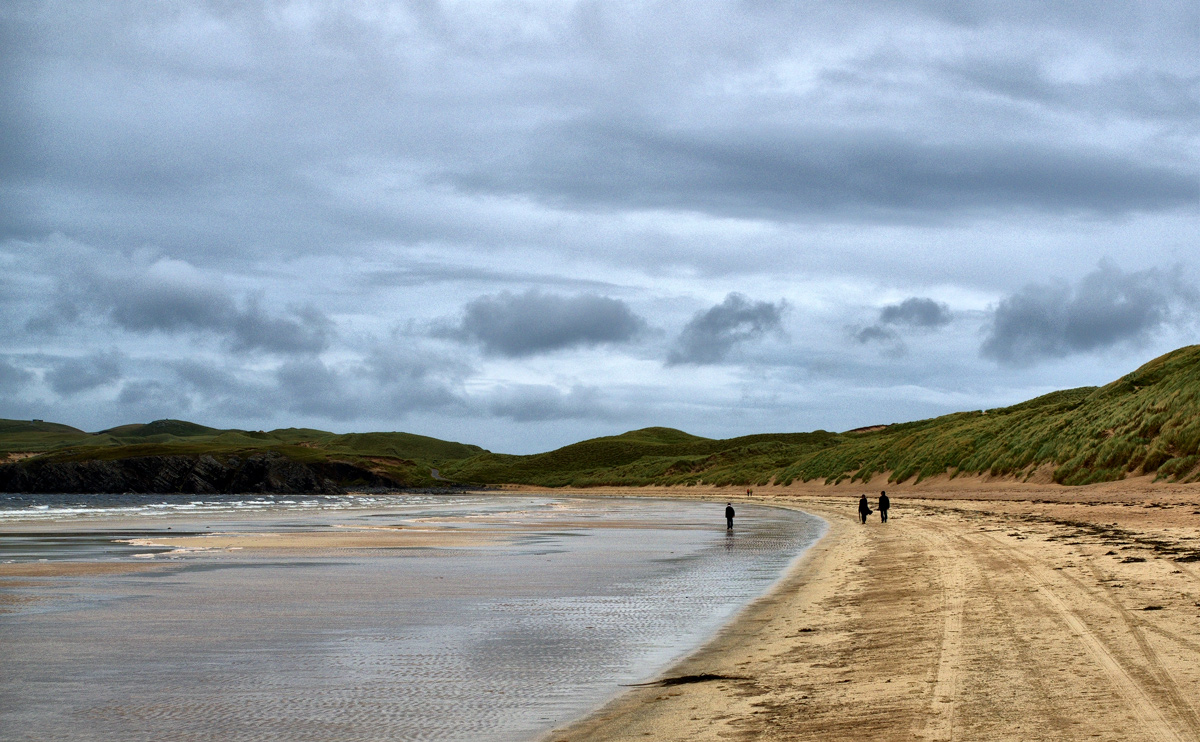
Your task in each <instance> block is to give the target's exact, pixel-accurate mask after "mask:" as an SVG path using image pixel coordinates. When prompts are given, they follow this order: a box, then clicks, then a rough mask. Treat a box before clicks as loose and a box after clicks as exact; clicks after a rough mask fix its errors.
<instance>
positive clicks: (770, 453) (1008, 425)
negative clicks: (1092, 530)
mask: <svg viewBox="0 0 1200 742" xmlns="http://www.w3.org/2000/svg"><path fill="white" fill-rule="evenodd" d="M1198 395H1200V346H1189V347H1186V348H1182V349H1180V350H1177V351H1174V352H1172V353H1169V354H1167V355H1164V356H1162V357H1161V358H1156V359H1155V360H1153V361H1150V362H1149V363H1147V364H1146V365H1144V366H1142V367H1141V368H1139V369H1138V370H1136V371H1134V372H1133V373H1131V374H1128V375H1126V376H1123V377H1121V378H1120V379H1118V380H1117V381H1114V382H1112V383H1111V384H1108V385H1107V386H1103V387H1083V388H1080V389H1068V390H1065V391H1059V392H1054V393H1052V394H1047V395H1045V396H1042V397H1038V398H1037V399H1032V400H1030V401H1028V402H1023V403H1021V404H1018V405H1014V406H1012V407H1003V408H998V409H993V410H986V411H984V410H979V411H975V412H960V413H955V414H952V415H946V416H943V417H938V418H932V419H929V420H919V421H916V422H909V423H900V424H896V425H888V426H886V427H883V428H881V429H872V430H869V431H864V432H850V433H841V434H834V433H827V432H825V431H816V432H813V433H804V434H784V435H755V436H747V437H744V438H732V439H728V440H708V439H703V438H696V437H694V436H688V435H687V434H685V433H681V432H679V431H672V430H668V429H663V428H650V429H647V430H640V431H633V432H631V433H626V434H625V435H620V436H613V437H611V438H597V439H595V440H590V441H584V442H582V443H576V444H574V445H571V446H566V447H565V448H561V449H558V450H556V451H551V452H549V453H544V454H537V455H534V456H503V455H498V454H490V453H489V454H480V455H478V456H475V457H472V458H469V459H465V460H462V461H459V462H457V463H456V464H454V465H453V466H451V467H449V468H448V469H447V470H446V473H447V474H448V475H449V476H453V477H456V478H458V479H461V480H463V481H471V482H514V483H525V484H539V485H547V486H563V485H571V486H596V485H642V484H658V485H672V484H674V485H678V484H684V485H686V484H699V483H705V484H721V485H747V486H752V485H764V484H767V483H770V482H778V483H781V484H790V483H791V482H793V481H795V480H802V481H811V480H814V479H822V480H825V481H826V482H829V483H832V482H837V481H841V480H844V479H851V480H853V481H862V482H869V481H871V480H872V479H873V478H875V477H876V476H878V475H880V474H884V473H886V474H887V475H888V481H889V482H900V481H905V480H909V479H916V480H918V481H919V480H921V479H923V478H926V477H930V476H934V475H938V474H945V473H950V474H951V475H958V474H985V473H987V474H992V475H1003V476H1011V477H1014V478H1016V479H1026V478H1028V477H1030V476H1031V475H1032V474H1033V473H1034V472H1035V471H1037V470H1050V471H1051V474H1052V477H1053V479H1054V481H1055V482H1059V483H1061V484H1069V485H1075V484H1087V483H1091V482H1102V481H1111V480H1116V479H1121V478H1123V477H1125V476H1126V475H1129V474H1154V475H1155V478H1156V479H1158V480H1168V481H1189V482H1190V481H1197V480H1200V471H1198V465H1200V399H1198Z"/></svg>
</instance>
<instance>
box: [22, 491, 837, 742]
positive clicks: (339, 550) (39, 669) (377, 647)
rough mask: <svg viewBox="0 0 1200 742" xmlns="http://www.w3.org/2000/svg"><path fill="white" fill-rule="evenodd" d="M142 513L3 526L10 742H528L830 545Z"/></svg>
mask: <svg viewBox="0 0 1200 742" xmlns="http://www.w3.org/2000/svg"><path fill="white" fill-rule="evenodd" d="M150 499H152V498H147V499H146V500H145V501H136V502H124V503H121V504H119V505H115V506H114V505H113V504H112V503H98V504H97V505H96V512H93V511H90V510H89V508H88V506H87V503H83V504H82V505H81V504H80V503H74V502H72V503H69V505H70V506H69V507H66V506H63V505H62V504H61V503H56V504H55V503H52V505H51V506H49V507H42V505H44V504H45V503H22V504H21V506H20V507H21V508H26V511H25V512H27V513H29V516H28V517H20V513H16V512H14V510H13V509H12V508H10V509H9V510H8V511H6V512H4V513H0V667H3V670H4V672H3V673H2V674H0V738H2V739H5V740H25V739H28V740H114V741H115V740H122V741H140V740H147V741H148V740H162V739H170V740H200V739H205V740H211V739H226V740H247V741H249V740H281V741H282V740H321V741H322V742H330V741H334V740H384V739H387V740H425V739H436V740H531V739H536V738H538V737H539V736H541V735H543V734H545V733H546V732H547V731H549V730H550V729H552V728H554V727H556V726H561V725H562V724H564V723H566V722H568V721H570V720H571V719H573V718H576V717H578V716H580V715H582V714H584V713H587V712H588V711H589V710H591V709H593V708H595V707H597V706H598V705H599V704H601V703H603V702H604V701H606V700H607V699H609V698H611V697H612V696H614V695H615V694H616V693H618V692H619V691H620V689H621V686H622V684H629V683H635V682H639V681H643V680H646V679H648V678H650V677H653V676H654V675H655V674H657V673H659V672H661V671H662V670H663V669H664V668H665V667H666V666H667V665H669V664H670V663H671V662H672V661H674V660H677V659H678V658H680V657H681V656H683V655H684V654H686V653H687V652H689V651H690V650H692V649H694V648H695V647H696V646H698V645H699V644H701V643H702V642H703V641H704V640H705V639H707V638H708V637H710V636H711V635H712V634H713V633H714V632H715V631H716V630H718V629H719V628H720V626H721V625H722V624H724V623H726V622H727V621H729V620H730V618H731V617H732V616H733V615H734V614H735V613H736V612H737V611H738V610H739V609H740V608H741V607H743V606H745V605H746V604H747V603H749V602H750V601H752V600H753V599H754V598H755V597H757V596H759V595H761V594H763V593H764V592H765V591H767V590H768V589H769V588H770V586H771V585H772V583H774V582H775V581H776V580H777V579H779V577H781V576H782V574H783V573H784V572H785V571H786V569H787V568H788V566H789V565H790V564H791V563H792V562H793V561H794V560H795V559H796V558H797V557H798V556H799V555H800V554H801V553H802V552H803V550H804V549H806V548H807V547H808V546H810V545H811V544H812V543H813V542H814V541H815V540H816V539H817V538H818V537H819V536H820V534H821V533H822V532H823V528H824V524H823V522H822V521H821V520H820V519H818V518H816V517H814V516H810V515H807V514H805V513H801V512H797V511H791V510H785V509H779V508H769V507H760V506H752V505H738V506H737V509H738V517H737V520H736V527H735V529H734V530H733V531H732V532H727V531H726V529H725V522H724V517H723V510H724V505H725V503H724V502H716V501H714V502H710V503H702V502H696V501H673V500H649V499H614V498H594V499H593V498H583V497H578V498H576V497H571V498H563V497H545V496H521V495H504V496H480V495H465V496H464V495H457V496H397V495H393V496H375V497H371V498H367V499H366V500H362V501H359V502H357V503H356V504H355V503H352V504H351V505H347V504H346V502H345V501H342V500H330V501H329V502H328V503H325V504H322V503H320V502H318V503H316V504H313V503H311V502H309V503H308V504H305V502H307V501H303V500H299V499H297V500H291V501H286V502H278V501H272V502H270V503H268V504H265V505H263V504H262V500H261V499H260V500H259V501H258V502H259V503H260V505H259V506H255V507H253V508H249V511H248V509H247V507H245V506H241V505H238V503H239V502H246V501H240V500H238V499H237V498H226V499H224V500H221V501H220V502H217V501H213V502H211V503H209V504H208V505H205V504H204V503H202V502H200V501H197V502H195V503H188V504H192V505H193V507H190V508H188V507H183V506H182V505H180V506H173V505H171V504H169V503H168V504H165V505H164V504H163V503H155V502H150V501H149V500H150ZM325 505H328V507H326V506H325ZM55 507H58V508H59V509H60V510H62V511H67V510H69V511H71V512H60V513H59V514H57V515H52V514H49V513H48V511H49V510H53V509H55ZM100 509H103V510H104V511H105V512H103V513H102V514H99V512H98V511H99V510H100ZM209 544H212V546H208V545H209ZM81 563H83V564H82V566H83V567H87V566H88V565H92V566H96V565H99V566H102V567H104V568H105V569H104V570H100V569H88V568H80V567H81ZM125 566H128V569H125ZM35 568H36V569H35ZM5 570H7V571H5Z"/></svg>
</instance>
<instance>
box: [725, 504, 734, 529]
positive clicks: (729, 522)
mask: <svg viewBox="0 0 1200 742" xmlns="http://www.w3.org/2000/svg"><path fill="white" fill-rule="evenodd" d="M725 530H726V531H732V530H733V503H732V502H727V503H725Z"/></svg>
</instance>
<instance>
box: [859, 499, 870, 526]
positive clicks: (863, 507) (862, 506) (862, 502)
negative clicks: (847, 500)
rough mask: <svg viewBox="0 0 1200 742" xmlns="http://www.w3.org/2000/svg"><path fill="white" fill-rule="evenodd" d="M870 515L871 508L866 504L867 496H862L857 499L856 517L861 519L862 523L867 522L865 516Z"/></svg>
mask: <svg viewBox="0 0 1200 742" xmlns="http://www.w3.org/2000/svg"><path fill="white" fill-rule="evenodd" d="M870 514H871V506H870V505H868V504H867V496H866V495H863V496H862V497H860V498H858V517H860V518H862V522H863V523H866V522H867V516H868V515H870Z"/></svg>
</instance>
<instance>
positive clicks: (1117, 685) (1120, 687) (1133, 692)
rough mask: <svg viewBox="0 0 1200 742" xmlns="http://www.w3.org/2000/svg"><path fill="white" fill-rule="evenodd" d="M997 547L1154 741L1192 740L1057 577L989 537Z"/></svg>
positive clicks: (1179, 741) (1182, 741) (1181, 741)
mask: <svg viewBox="0 0 1200 742" xmlns="http://www.w3.org/2000/svg"><path fill="white" fill-rule="evenodd" d="M986 538H989V539H990V540H991V541H993V543H995V544H996V546H997V547H998V548H999V549H1001V550H1004V551H1007V553H1008V555H1009V556H1010V558H1011V559H1012V560H1013V561H1014V562H1016V563H1017V564H1019V565H1020V566H1021V569H1022V571H1023V572H1024V573H1025V574H1026V575H1028V577H1029V579H1030V581H1031V582H1032V583H1033V584H1035V585H1036V586H1037V587H1038V592H1039V594H1040V595H1041V596H1042V597H1043V598H1044V599H1045V600H1046V601H1047V602H1048V603H1049V604H1050V605H1051V606H1053V607H1054V609H1055V610H1056V611H1057V613H1058V614H1059V615H1060V616H1062V618H1063V620H1064V621H1065V622H1066V624H1067V626H1069V627H1070V629H1071V631H1072V633H1074V634H1075V636H1076V637H1077V638H1078V639H1079V641H1080V642H1081V643H1082V644H1083V645H1084V647H1085V648H1086V649H1087V650H1088V652H1089V653H1090V654H1091V655H1092V658H1093V659H1094V660H1095V661H1096V663H1097V664H1098V665H1099V666H1100V668H1101V669H1102V670H1103V671H1104V674H1105V675H1106V676H1107V677H1108V679H1109V682H1110V683H1111V685H1112V687H1113V689H1114V690H1115V691H1116V693H1117V694H1118V696H1120V697H1121V698H1122V699H1123V700H1124V701H1125V702H1126V704H1127V706H1128V707H1129V709H1130V710H1131V711H1132V712H1133V713H1134V714H1135V715H1136V716H1137V718H1138V719H1139V721H1140V722H1141V723H1142V726H1143V728H1144V729H1145V730H1146V731H1147V732H1149V733H1151V734H1153V736H1154V738H1155V739H1158V740H1162V741H1163V742H1187V740H1188V739H1192V738H1190V737H1184V736H1182V735H1180V733H1179V732H1178V731H1177V730H1176V729H1175V727H1174V725H1173V724H1171V722H1170V721H1169V720H1168V719H1167V717H1166V716H1165V715H1164V714H1163V712H1162V710H1161V709H1160V708H1159V707H1158V704H1157V703H1155V700H1154V698H1153V696H1152V694H1151V693H1150V692H1149V691H1148V690H1147V689H1146V688H1144V687H1142V684H1141V683H1139V682H1138V681H1137V679H1136V678H1134V677H1133V676H1132V675H1131V674H1130V673H1129V671H1128V670H1127V669H1126V668H1125V666H1124V665H1123V664H1122V663H1121V661H1120V660H1119V659H1118V658H1117V657H1116V656H1115V655H1114V654H1113V653H1112V652H1110V651H1109V649H1108V647H1107V646H1106V645H1105V643H1104V640H1103V639H1101V638H1100V637H1099V636H1097V635H1096V634H1095V633H1094V632H1093V631H1092V630H1091V629H1090V628H1088V626H1087V624H1086V623H1085V622H1084V621H1083V619H1081V618H1080V617H1079V616H1078V615H1077V614H1076V613H1075V612H1074V611H1072V610H1071V608H1070V606H1068V605H1067V604H1066V602H1065V601H1064V600H1063V599H1062V598H1061V597H1060V596H1059V595H1058V593H1057V591H1056V590H1055V589H1054V586H1053V582H1054V579H1055V577H1056V576H1057V575H1055V574H1053V573H1051V572H1050V570H1048V569H1045V568H1043V567H1041V566H1040V565H1037V564H1035V563H1033V562H1031V561H1030V560H1029V559H1028V558H1026V557H1025V556H1024V555H1023V554H1020V553H1019V552H1018V551H1017V550H1015V549H1012V548H1011V547H1008V546H1007V545H1005V544H1003V543H1002V542H1000V541H999V540H998V539H996V538H995V537H992V536H987V537H986Z"/></svg>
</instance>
